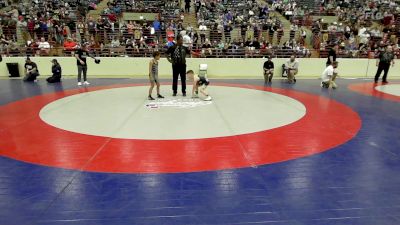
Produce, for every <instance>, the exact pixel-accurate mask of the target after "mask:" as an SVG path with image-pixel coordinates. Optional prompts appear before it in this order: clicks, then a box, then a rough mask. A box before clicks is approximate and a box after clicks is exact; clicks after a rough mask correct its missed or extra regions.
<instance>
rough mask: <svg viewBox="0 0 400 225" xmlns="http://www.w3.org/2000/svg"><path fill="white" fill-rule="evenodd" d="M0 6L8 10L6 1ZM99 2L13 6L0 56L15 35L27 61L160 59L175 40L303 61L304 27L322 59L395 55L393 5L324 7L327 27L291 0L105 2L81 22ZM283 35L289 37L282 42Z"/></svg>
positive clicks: (199, 51)
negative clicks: (57, 55)
mask: <svg viewBox="0 0 400 225" xmlns="http://www.w3.org/2000/svg"><path fill="white" fill-rule="evenodd" d="M4 2H6V3H4ZM2 3H3V4H5V5H7V6H8V7H10V6H9V5H12V4H10V3H11V1H3V2H0V4H2ZM98 3H99V0H90V1H83V0H63V1H62V0H53V1H45V0H34V1H24V2H23V3H22V4H18V5H15V4H14V5H12V6H11V8H10V9H9V10H8V11H7V12H6V13H3V14H2V15H1V17H2V20H1V28H2V36H1V38H0V51H1V52H3V54H4V53H6V54H7V53H8V52H12V51H16V50H17V49H18V47H21V43H17V40H18V35H21V36H22V38H23V40H24V42H25V43H24V44H25V46H23V47H26V48H28V49H29V48H30V49H32V50H30V51H29V52H30V53H31V54H40V55H48V54H51V51H50V49H52V48H53V47H62V48H63V50H64V51H65V52H67V53H68V52H72V51H74V49H76V48H77V47H78V46H79V44H80V43H82V42H88V43H89V44H90V47H91V48H93V49H99V51H98V52H99V54H102V53H104V56H106V55H107V54H110V53H115V54H116V55H128V56H136V55H138V56H139V55H143V54H145V55H146V54H147V53H149V55H150V54H151V52H152V51H155V50H158V51H161V52H163V50H165V49H166V48H168V47H169V46H171V45H173V43H174V39H175V38H176V37H177V35H182V36H183V37H184V42H185V45H186V46H188V47H190V48H192V49H193V53H194V56H201V57H229V56H238V55H243V56H247V57H263V56H266V55H271V54H275V55H276V54H278V53H279V52H281V53H279V55H281V56H282V57H285V56H289V55H291V54H293V53H295V54H297V55H298V56H299V57H308V56H310V54H311V53H310V50H309V49H307V48H306V46H307V45H306V43H305V40H306V37H307V32H306V30H305V26H307V27H308V28H309V29H310V30H312V33H313V36H312V42H311V44H312V47H314V49H317V50H320V51H321V52H324V51H325V50H326V51H327V50H328V49H329V48H330V47H331V46H333V45H335V44H338V45H339V46H340V52H339V55H342V56H346V57H363V56H365V55H368V54H369V53H370V52H371V51H375V50H379V49H380V48H382V47H383V46H385V45H388V44H390V45H394V49H395V50H396V49H397V44H398V36H399V24H398V23H396V21H398V19H397V15H398V14H399V11H400V8H399V6H398V5H397V4H396V3H395V2H394V1H392V0H390V1H387V0H383V1H381V0H378V1H367V2H365V1H359V0H341V1H323V2H321V7H320V10H321V11H326V12H329V13H331V12H332V13H334V14H335V15H337V16H338V18H339V19H338V21H335V22H332V23H325V22H324V21H323V20H322V19H318V20H315V21H312V19H311V18H312V17H311V14H310V13H309V12H308V11H307V7H306V6H303V5H300V4H298V3H297V2H296V1H294V0H276V1H272V2H271V4H265V3H263V2H261V1H255V0H231V1H227V0H192V1H189V0H184V1H183V0H182V1H180V0H168V1H156V0H147V1H139V0H137V1H134V0H109V1H108V3H107V7H106V8H105V9H104V10H103V11H102V14H101V16H99V17H98V18H93V17H91V16H86V15H87V12H88V10H91V9H96V7H97V6H96V5H97V4H98ZM182 4H185V7H184V8H185V9H184V8H183V7H182ZM188 4H189V5H188ZM188 6H192V7H188ZM185 10H186V13H187V12H191V13H195V14H196V19H197V21H196V22H197V24H196V23H193V24H190V23H189V24H184V18H185V15H187V14H185ZM126 11H128V12H129V11H130V12H150V13H154V14H155V15H158V16H156V17H155V19H154V20H153V19H150V20H148V21H147V20H146V19H143V18H141V19H139V20H133V21H124V20H123V19H121V18H122V16H121V15H122V13H123V12H126ZM276 13H281V14H282V15H283V16H285V17H286V18H287V19H288V20H289V21H290V22H291V25H290V27H286V28H285V27H284V26H283V23H282V21H281V20H280V19H279V17H278V16H277V15H276ZM15 28H18V29H17V31H18V30H19V31H20V33H18V32H15V30H16V29H15ZM285 32H288V34H285ZM285 35H286V36H289V38H285V39H284V40H282V37H284V36H285ZM110 49H111V50H110ZM282 52H283V53H284V54H282Z"/></svg>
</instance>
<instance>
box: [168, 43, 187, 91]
mask: <svg viewBox="0 0 400 225" xmlns="http://www.w3.org/2000/svg"><path fill="white" fill-rule="evenodd" d="M187 54H190V51H189V49H188V48H187V47H185V46H183V38H182V36H181V35H178V37H177V39H176V44H175V45H173V46H171V47H170V48H169V49H168V50H167V59H168V61H169V62H170V63H172V74H173V82H172V90H173V96H176V94H177V93H178V77H179V76H180V77H181V83H182V95H183V96H186V55H187Z"/></svg>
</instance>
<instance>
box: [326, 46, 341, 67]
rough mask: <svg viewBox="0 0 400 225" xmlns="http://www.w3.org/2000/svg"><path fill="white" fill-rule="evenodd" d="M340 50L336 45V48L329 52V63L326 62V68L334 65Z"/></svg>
mask: <svg viewBox="0 0 400 225" xmlns="http://www.w3.org/2000/svg"><path fill="white" fill-rule="evenodd" d="M338 50H339V45H338V44H335V46H334V47H332V48H331V49H330V50H329V52H328V61H327V62H326V66H329V65H331V64H332V62H335V61H336V54H337V53H338Z"/></svg>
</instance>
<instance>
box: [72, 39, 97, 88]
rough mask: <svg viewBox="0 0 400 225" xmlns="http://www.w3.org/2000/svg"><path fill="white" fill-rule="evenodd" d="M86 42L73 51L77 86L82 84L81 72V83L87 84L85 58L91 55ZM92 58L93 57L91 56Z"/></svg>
mask: <svg viewBox="0 0 400 225" xmlns="http://www.w3.org/2000/svg"><path fill="white" fill-rule="evenodd" d="M87 46H88V43H84V44H82V47H81V48H79V49H78V50H77V51H76V52H75V58H76V64H77V66H78V86H82V82H81V81H82V73H83V84H84V85H89V84H90V83H89V82H88V81H87V69H88V68H87V63H86V58H87V57H92V56H90V53H89V51H88V48H87ZM92 58H94V57H92Z"/></svg>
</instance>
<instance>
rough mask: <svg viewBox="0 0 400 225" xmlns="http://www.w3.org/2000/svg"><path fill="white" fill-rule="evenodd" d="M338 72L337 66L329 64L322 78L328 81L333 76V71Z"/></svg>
mask: <svg viewBox="0 0 400 225" xmlns="http://www.w3.org/2000/svg"><path fill="white" fill-rule="evenodd" d="M335 72H337V71H336V69H335V68H333V66H332V65H329V66H328V67H326V68H325V70H324V72H322V75H321V79H322V81H323V82H327V81H329V80H330V79H331V77H332V76H333V73H335Z"/></svg>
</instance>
